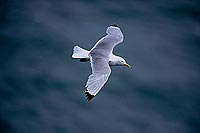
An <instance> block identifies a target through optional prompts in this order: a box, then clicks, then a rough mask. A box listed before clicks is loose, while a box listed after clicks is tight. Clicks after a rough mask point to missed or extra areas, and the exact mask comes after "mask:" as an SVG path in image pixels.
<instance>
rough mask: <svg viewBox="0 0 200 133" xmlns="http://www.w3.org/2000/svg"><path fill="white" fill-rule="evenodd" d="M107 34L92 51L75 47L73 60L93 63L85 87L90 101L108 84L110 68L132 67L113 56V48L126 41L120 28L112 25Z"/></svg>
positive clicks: (118, 57) (120, 58)
mask: <svg viewBox="0 0 200 133" xmlns="http://www.w3.org/2000/svg"><path fill="white" fill-rule="evenodd" d="M106 34H107V35H106V36H104V37H103V38H101V39H100V40H99V41H98V42H97V43H96V44H95V45H94V47H93V48H92V49H91V50H90V51H87V50H85V49H83V48H80V47H79V46H75V47H74V49H73V54H72V58H78V59H80V61H83V62H87V61H90V63H91V68H92V74H91V75H90V76H89V77H88V81H87V83H86V86H85V87H86V90H85V94H86V97H87V100H88V101H90V100H91V99H92V98H93V97H95V96H96V95H97V93H98V92H99V91H100V90H101V88H102V87H103V86H104V84H105V83H106V82H107V80H108V78H109V76H110V74H111V69H110V66H127V67H130V65H128V64H127V63H126V61H125V60H124V59H123V58H122V57H120V56H116V55H114V54H113V48H114V47H115V46H116V45H117V44H119V43H121V42H123V39H124V36H123V34H122V32H121V30H120V28H119V27H118V26H117V25H116V24H114V25H110V26H109V27H108V28H107V30H106Z"/></svg>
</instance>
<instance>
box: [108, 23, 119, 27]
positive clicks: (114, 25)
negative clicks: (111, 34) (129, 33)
mask: <svg viewBox="0 0 200 133" xmlns="http://www.w3.org/2000/svg"><path fill="white" fill-rule="evenodd" d="M110 26H113V27H119V26H118V25H116V24H111V25H110Z"/></svg>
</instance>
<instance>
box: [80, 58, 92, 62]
mask: <svg viewBox="0 0 200 133" xmlns="http://www.w3.org/2000/svg"><path fill="white" fill-rule="evenodd" d="M88 61H90V59H89V58H81V59H80V62H88Z"/></svg>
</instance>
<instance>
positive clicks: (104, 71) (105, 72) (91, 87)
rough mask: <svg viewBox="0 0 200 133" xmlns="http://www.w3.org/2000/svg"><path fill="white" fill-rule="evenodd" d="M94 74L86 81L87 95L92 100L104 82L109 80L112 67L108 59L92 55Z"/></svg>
mask: <svg viewBox="0 0 200 133" xmlns="http://www.w3.org/2000/svg"><path fill="white" fill-rule="evenodd" d="M90 60H91V67H92V74H91V75H90V76H89V78H88V81H87V83H86V86H85V87H86V92H85V94H86V97H87V99H88V101H89V100H91V99H92V98H93V97H94V96H96V95H97V93H98V92H99V91H100V90H101V88H102V87H103V86H104V84H105V83H106V82H107V80H108V78H109V76H110V73H111V69H110V67H109V64H108V59H105V58H96V57H92V56H91V57H90Z"/></svg>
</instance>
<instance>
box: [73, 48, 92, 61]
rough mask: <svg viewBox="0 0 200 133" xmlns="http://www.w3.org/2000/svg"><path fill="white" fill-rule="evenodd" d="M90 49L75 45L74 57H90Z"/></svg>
mask: <svg viewBox="0 0 200 133" xmlns="http://www.w3.org/2000/svg"><path fill="white" fill-rule="evenodd" d="M88 54H89V51H87V50H85V49H83V48H81V47H79V46H75V47H74V49H73V54H72V58H89V55H88Z"/></svg>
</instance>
